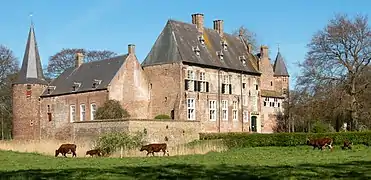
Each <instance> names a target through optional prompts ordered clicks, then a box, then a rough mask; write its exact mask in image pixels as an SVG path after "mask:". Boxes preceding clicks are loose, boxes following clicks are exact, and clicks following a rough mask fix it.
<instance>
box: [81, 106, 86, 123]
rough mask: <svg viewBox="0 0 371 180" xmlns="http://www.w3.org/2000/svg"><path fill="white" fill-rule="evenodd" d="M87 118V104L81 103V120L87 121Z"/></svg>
mask: <svg viewBox="0 0 371 180" xmlns="http://www.w3.org/2000/svg"><path fill="white" fill-rule="evenodd" d="M85 119H86V106H85V104H80V121H85Z"/></svg>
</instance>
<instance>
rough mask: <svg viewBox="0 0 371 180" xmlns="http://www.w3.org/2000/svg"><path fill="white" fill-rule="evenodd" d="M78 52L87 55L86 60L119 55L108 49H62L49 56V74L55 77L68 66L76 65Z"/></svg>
mask: <svg viewBox="0 0 371 180" xmlns="http://www.w3.org/2000/svg"><path fill="white" fill-rule="evenodd" d="M78 52H80V53H83V54H84V55H85V56H84V61H85V62H91V61H97V60H103V59H106V58H110V57H113V56H116V55H117V54H116V53H114V52H111V51H106V50H103V51H98V50H85V49H62V50H61V51H60V52H58V53H56V54H55V55H53V56H51V57H50V58H49V64H48V67H47V69H48V71H47V73H46V74H47V76H49V77H53V78H55V77H57V76H58V75H60V74H61V73H62V72H63V71H64V70H66V69H67V68H70V67H73V66H74V65H75V55H76V53H78Z"/></svg>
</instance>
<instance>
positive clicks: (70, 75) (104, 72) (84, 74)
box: [41, 54, 128, 97]
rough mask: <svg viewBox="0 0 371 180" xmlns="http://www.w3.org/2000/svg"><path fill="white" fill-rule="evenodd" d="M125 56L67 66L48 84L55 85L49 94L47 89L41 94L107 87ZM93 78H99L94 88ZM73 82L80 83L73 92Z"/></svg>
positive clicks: (43, 95) (57, 93)
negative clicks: (76, 66)
mask: <svg viewBox="0 0 371 180" xmlns="http://www.w3.org/2000/svg"><path fill="white" fill-rule="evenodd" d="M127 56H128V54H125V55H121V56H116V57H113V58H109V59H104V60H100V61H93V62H88V63H83V64H81V65H80V66H79V67H78V68H75V67H71V68H68V69H66V70H65V71H64V72H63V73H62V74H61V75H59V76H58V77H57V78H56V79H54V80H53V81H52V82H51V83H50V84H49V86H55V89H54V90H52V91H51V92H50V94H48V89H45V91H44V92H43V94H42V95H41V96H42V97H46V96H55V95H62V94H70V93H79V92H86V91H94V90H104V89H107V86H108V85H109V83H110V82H111V80H112V79H113V78H114V76H115V75H116V73H117V72H118V70H119V69H120V67H121V66H122V65H123V63H124V62H125V60H126V58H127ZM95 79H96V80H101V82H100V84H99V85H98V86H97V87H96V88H93V82H94V80H95ZM75 82H76V83H81V85H80V87H79V88H78V89H77V90H76V91H74V92H73V91H72V87H73V85H74V83H75Z"/></svg>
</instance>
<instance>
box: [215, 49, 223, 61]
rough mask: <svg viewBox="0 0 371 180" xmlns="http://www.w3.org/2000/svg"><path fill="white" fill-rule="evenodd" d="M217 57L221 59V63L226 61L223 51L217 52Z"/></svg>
mask: <svg viewBox="0 0 371 180" xmlns="http://www.w3.org/2000/svg"><path fill="white" fill-rule="evenodd" d="M216 55H217V56H218V57H219V59H220V60H221V61H223V59H224V54H223V51H216Z"/></svg>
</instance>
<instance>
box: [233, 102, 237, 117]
mask: <svg viewBox="0 0 371 180" xmlns="http://www.w3.org/2000/svg"><path fill="white" fill-rule="evenodd" d="M232 115H233V120H235V121H237V120H238V104H237V101H233V108H232Z"/></svg>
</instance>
